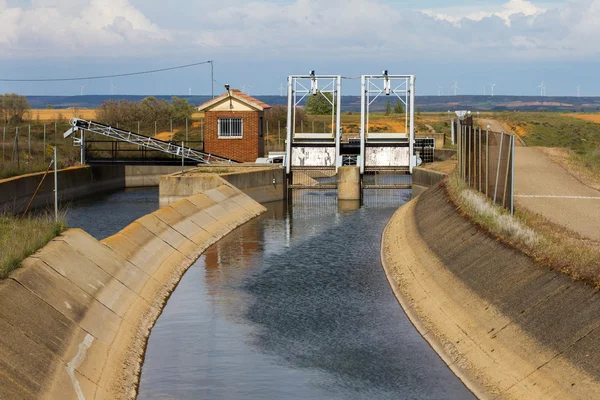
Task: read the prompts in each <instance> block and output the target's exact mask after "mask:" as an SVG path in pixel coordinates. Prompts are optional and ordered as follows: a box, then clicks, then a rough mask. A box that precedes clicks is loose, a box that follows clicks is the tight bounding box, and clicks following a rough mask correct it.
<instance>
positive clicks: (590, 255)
mask: <svg viewBox="0 0 600 400" xmlns="http://www.w3.org/2000/svg"><path fill="white" fill-rule="evenodd" d="M446 190H447V192H448V195H449V197H450V198H451V199H452V201H453V202H454V204H455V205H456V206H457V208H458V209H459V211H460V212H461V213H463V214H464V215H466V216H467V217H468V218H469V219H471V220H472V221H473V222H474V223H476V224H477V225H479V226H480V227H481V228H483V229H484V230H485V231H487V232H488V233H489V234H491V235H492V236H493V237H496V238H499V240H501V241H503V242H504V243H507V244H508V245H510V246H512V247H515V248H517V249H519V250H521V251H522V252H523V253H525V254H527V255H528V256H530V257H531V258H533V259H534V260H535V261H536V262H538V263H539V264H541V265H545V266H548V267H550V268H552V269H555V270H557V271H560V272H562V273H564V274H566V275H569V276H570V277H571V278H573V279H574V280H578V281H583V282H586V283H588V284H591V285H593V286H595V287H597V288H600V242H595V241H593V240H590V239H587V238H584V237H582V236H580V235H578V234H577V233H575V232H572V231H570V230H568V229H566V228H564V227H561V226H559V225H556V224H552V223H551V222H549V221H548V220H547V219H546V218H544V217H543V216H541V215H539V214H535V213H532V212H529V211H527V210H523V211H518V212H517V213H516V214H515V216H511V215H510V214H509V213H508V212H507V211H506V210H504V209H502V208H500V207H497V206H494V205H492V204H491V203H490V202H489V201H488V200H487V199H485V198H484V197H483V195H481V194H480V193H478V192H475V191H473V190H471V189H469V188H468V187H467V186H466V185H465V184H464V183H463V182H462V181H461V180H460V179H459V177H458V175H457V174H456V173H453V174H451V175H450V179H449V181H448V184H447V185H446Z"/></svg>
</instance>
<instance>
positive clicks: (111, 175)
mask: <svg viewBox="0 0 600 400" xmlns="http://www.w3.org/2000/svg"><path fill="white" fill-rule="evenodd" d="M188 169H189V168H188ZM178 171H181V167H180V166H171V165H159V166H156V165H103V166H89V165H85V166H79V167H70V168H65V169H61V170H59V171H58V173H57V178H58V200H59V202H60V203H61V204H62V203H64V202H69V201H73V200H79V199H82V198H85V197H89V196H93V195H96V194H99V193H106V192H111V191H115V190H120V189H124V188H133V187H152V186H158V184H159V181H160V177H161V176H162V175H166V174H172V173H174V172H178ZM43 176H44V173H43V172H38V173H33V174H27V175H21V176H15V177H13V178H8V179H0V212H9V213H21V212H23V211H24V210H25V208H26V207H27V204H28V203H29V201H30V200H31V198H32V196H33V194H34V193H35V190H36V189H37V187H38V185H39V183H40V181H41V180H42V177H43ZM53 204H54V175H53V172H52V171H51V173H49V174H48V175H47V176H46V179H45V180H44V182H43V183H42V186H41V187H40V190H39V193H38V194H37V196H36V197H35V199H34V201H33V203H32V208H40V207H46V206H51V205H53Z"/></svg>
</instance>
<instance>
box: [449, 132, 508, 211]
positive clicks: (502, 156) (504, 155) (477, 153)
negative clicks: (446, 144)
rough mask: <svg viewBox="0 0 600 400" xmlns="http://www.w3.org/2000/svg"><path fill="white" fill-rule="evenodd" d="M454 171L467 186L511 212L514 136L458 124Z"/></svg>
mask: <svg viewBox="0 0 600 400" xmlns="http://www.w3.org/2000/svg"><path fill="white" fill-rule="evenodd" d="M457 139H458V141H457V150H458V151H457V155H458V171H459V175H460V177H461V179H462V180H463V181H464V182H465V183H467V184H468V185H469V187H471V188H473V189H476V190H478V191H479V192H481V193H483V194H484V195H486V197H488V198H489V199H490V200H492V201H493V202H494V204H497V205H499V206H501V207H504V208H506V209H508V210H510V212H511V214H512V213H513V212H514V158H515V156H514V154H515V137H514V135H509V134H506V133H504V132H492V131H489V130H485V131H482V130H481V128H473V127H471V126H465V125H463V126H461V128H460V131H459V134H458V135H457Z"/></svg>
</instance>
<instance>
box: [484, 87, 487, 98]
mask: <svg viewBox="0 0 600 400" xmlns="http://www.w3.org/2000/svg"><path fill="white" fill-rule="evenodd" d="M483 95H484V96H486V95H487V85H485V86H484V87H483Z"/></svg>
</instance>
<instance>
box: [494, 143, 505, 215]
mask: <svg viewBox="0 0 600 400" xmlns="http://www.w3.org/2000/svg"><path fill="white" fill-rule="evenodd" d="M503 140H504V132H501V133H500V146H498V167H497V168H496V184H495V185H494V204H496V196H497V194H498V179H499V178H500V161H501V159H500V156H502V142H503Z"/></svg>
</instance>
